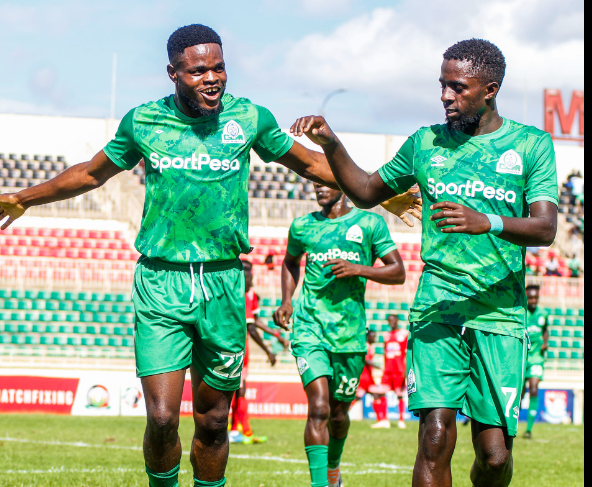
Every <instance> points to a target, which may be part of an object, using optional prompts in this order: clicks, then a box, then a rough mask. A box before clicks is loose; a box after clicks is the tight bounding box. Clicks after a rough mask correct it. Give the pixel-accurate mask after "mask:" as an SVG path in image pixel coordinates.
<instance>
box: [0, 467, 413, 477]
mask: <svg viewBox="0 0 592 487" xmlns="http://www.w3.org/2000/svg"><path fill="white" fill-rule="evenodd" d="M145 472H146V471H145V470H144V469H139V468H103V467H96V468H65V467H60V468H50V469H49V470H40V469H32V470H12V469H11V470H0V475H11V474H16V475H27V474H29V475H36V474H39V475H48V474H63V473H114V474H117V473H140V474H143V473H145ZM187 472H188V471H187V470H180V471H179V473H180V474H182V475H185V474H186V473H187ZM341 472H342V473H343V474H344V475H368V474H392V473H411V472H407V471H402V472H393V471H392V470H375V469H370V470H360V471H351V470H342V471H341ZM265 474H266V475H278V476H279V475H306V476H308V475H309V474H310V473H309V471H308V470H296V471H292V470H278V471H275V472H265ZM234 475H261V472H260V471H259V472H245V471H244V470H241V471H238V472H234Z"/></svg>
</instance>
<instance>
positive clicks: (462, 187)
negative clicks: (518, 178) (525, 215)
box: [428, 178, 516, 203]
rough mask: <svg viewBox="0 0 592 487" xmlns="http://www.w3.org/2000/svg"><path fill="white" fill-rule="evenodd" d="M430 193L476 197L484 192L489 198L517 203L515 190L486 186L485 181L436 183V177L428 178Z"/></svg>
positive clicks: (437, 195)
mask: <svg viewBox="0 0 592 487" xmlns="http://www.w3.org/2000/svg"><path fill="white" fill-rule="evenodd" d="M428 193H430V194H431V195H435V196H436V199H438V197H439V196H440V195H443V194H444V193H446V194H449V195H451V196H466V197H468V198H475V197H477V195H478V194H482V195H483V197H485V198H486V199H488V200H491V199H493V198H495V199H496V200H498V201H504V200H505V201H507V202H508V203H516V193H515V192H514V191H507V192H506V190H505V189H504V188H494V187H493V186H485V183H484V182H483V181H467V182H466V183H465V184H456V183H449V184H445V183H442V182H438V183H436V180H435V179H434V178H430V179H428Z"/></svg>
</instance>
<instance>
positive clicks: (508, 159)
mask: <svg viewBox="0 0 592 487" xmlns="http://www.w3.org/2000/svg"><path fill="white" fill-rule="evenodd" d="M497 172H498V173H499V174H514V175H515V176H522V174H523V173H524V164H523V163H522V157H520V154H518V152H516V151H515V150H509V151H507V152H504V154H503V155H502V157H500V160H499V162H498V163H497Z"/></svg>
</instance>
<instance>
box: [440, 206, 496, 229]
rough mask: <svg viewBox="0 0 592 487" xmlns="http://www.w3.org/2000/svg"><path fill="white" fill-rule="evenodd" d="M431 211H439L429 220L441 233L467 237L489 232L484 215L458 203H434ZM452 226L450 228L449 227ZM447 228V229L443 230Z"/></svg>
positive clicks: (489, 225) (487, 220)
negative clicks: (459, 234)
mask: <svg viewBox="0 0 592 487" xmlns="http://www.w3.org/2000/svg"><path fill="white" fill-rule="evenodd" d="M430 209H431V210H434V211H436V210H439V211H438V212H437V213H435V214H434V215H432V216H431V217H430V220H431V221H433V222H438V223H436V226H437V227H438V228H441V229H442V230H441V231H442V233H466V234H467V235H483V234H485V233H489V231H490V230H491V223H490V222H489V218H487V215H485V214H484V213H479V212H478V211H475V210H472V209H471V208H468V207H466V206H463V205H459V204H458V203H451V202H449V201H445V202H442V203H436V204H435V205H432V206H431V207H430ZM451 225H452V226H451ZM443 227H448V228H443Z"/></svg>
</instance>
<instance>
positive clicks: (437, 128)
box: [411, 124, 452, 149]
mask: <svg viewBox="0 0 592 487" xmlns="http://www.w3.org/2000/svg"><path fill="white" fill-rule="evenodd" d="M451 136H452V134H451V133H450V130H449V129H448V126H447V125H446V124H438V125H426V126H424V127H421V128H419V129H418V130H416V131H415V132H414V133H413V134H412V135H411V139H412V140H413V142H414V143H415V146H416V149H418V148H421V147H422V146H425V147H426V148H432V149H433V146H434V144H437V145H443V144H444V143H446V142H447V141H448V140H450V138H451Z"/></svg>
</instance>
